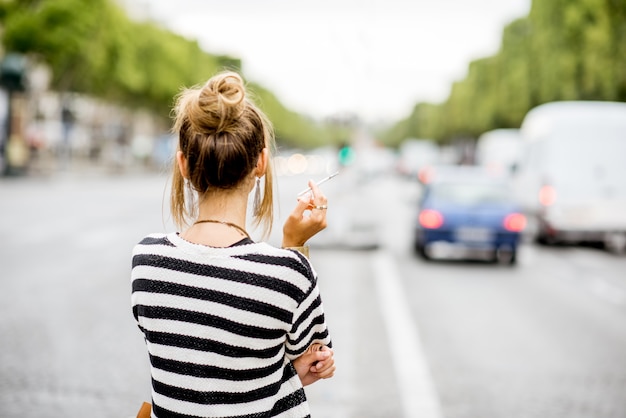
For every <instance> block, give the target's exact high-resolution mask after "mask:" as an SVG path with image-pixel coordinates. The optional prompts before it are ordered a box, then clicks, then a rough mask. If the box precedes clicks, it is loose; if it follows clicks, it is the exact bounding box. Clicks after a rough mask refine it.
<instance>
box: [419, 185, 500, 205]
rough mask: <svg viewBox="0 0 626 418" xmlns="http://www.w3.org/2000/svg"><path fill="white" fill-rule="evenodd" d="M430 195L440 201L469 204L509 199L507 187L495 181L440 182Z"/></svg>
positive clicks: (490, 202)
mask: <svg viewBox="0 0 626 418" xmlns="http://www.w3.org/2000/svg"><path fill="white" fill-rule="evenodd" d="M430 197H431V198H432V199H433V200H436V201H438V202H445V203H454V204H459V205H468V206H469V205H480V204H493V203H505V202H508V201H509V194H508V191H507V189H506V187H504V185H503V184H494V183H472V182H461V183H440V184H437V185H434V186H433V187H432V189H431V191H430Z"/></svg>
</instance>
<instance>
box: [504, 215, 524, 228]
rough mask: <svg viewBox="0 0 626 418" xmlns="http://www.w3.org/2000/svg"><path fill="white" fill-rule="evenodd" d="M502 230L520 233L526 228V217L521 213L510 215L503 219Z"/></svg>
mask: <svg viewBox="0 0 626 418" xmlns="http://www.w3.org/2000/svg"><path fill="white" fill-rule="evenodd" d="M503 225H504V229H506V230H507V231H511V232H521V231H522V230H523V229H524V228H526V217H525V216H524V215H522V214H521V213H511V214H508V215H507V216H506V218H504V222H503Z"/></svg>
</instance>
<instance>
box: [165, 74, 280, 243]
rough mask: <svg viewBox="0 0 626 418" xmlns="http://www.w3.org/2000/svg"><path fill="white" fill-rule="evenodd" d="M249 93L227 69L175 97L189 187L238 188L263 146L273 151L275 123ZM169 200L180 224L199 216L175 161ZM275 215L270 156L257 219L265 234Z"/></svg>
mask: <svg viewBox="0 0 626 418" xmlns="http://www.w3.org/2000/svg"><path fill="white" fill-rule="evenodd" d="M247 96H249V94H248V93H247V92H246V89H245V86H244V82H243V79H242V78H241V76H240V75H239V74H237V73H235V72H231V71H225V72H222V73H219V74H216V75H215V76H213V77H211V78H210V79H209V80H208V81H207V82H206V84H204V86H201V87H193V88H189V89H185V90H183V91H182V92H181V93H180V94H179V95H178V96H177V98H176V105H175V107H174V127H173V130H174V133H175V134H176V135H177V136H178V147H177V148H178V150H179V151H182V153H183V155H184V156H185V159H186V160H187V167H188V168H187V170H188V172H187V180H188V181H189V186H190V187H191V188H192V190H193V191H194V192H196V193H197V194H198V195H199V196H202V195H203V194H204V193H206V192H207V191H209V190H214V189H222V190H228V189H233V188H236V187H237V186H239V185H240V184H241V183H242V181H244V180H245V179H246V178H247V177H248V176H249V175H250V173H251V172H252V170H254V169H255V168H256V165H257V161H258V158H259V156H260V155H261V153H262V151H263V149H264V148H267V149H268V151H269V153H270V154H271V153H272V151H273V150H274V146H275V145H274V134H273V129H272V125H271V123H270V122H269V120H268V119H267V117H266V116H265V115H264V114H263V112H261V111H260V110H259V109H258V108H257V107H256V106H255V105H254V103H253V102H252V101H251V100H250V99H249V98H248V97H247ZM170 205H171V211H172V218H173V220H174V222H175V223H176V225H177V226H179V227H182V226H184V225H187V224H188V221H189V220H190V218H191V217H193V216H195V207H194V204H193V198H192V197H191V196H189V195H188V193H186V191H185V178H183V176H182V174H181V173H180V170H179V169H178V166H177V164H176V162H174V167H173V174H172V191H171V196H170ZM273 217H274V212H273V175H272V164H271V158H270V159H269V161H268V165H267V170H266V172H265V181H264V194H263V199H262V201H261V204H260V206H259V208H258V210H257V211H256V212H255V214H254V224H255V226H258V225H259V224H263V226H264V234H265V235H267V234H269V231H270V230H271V226H272V222H273Z"/></svg>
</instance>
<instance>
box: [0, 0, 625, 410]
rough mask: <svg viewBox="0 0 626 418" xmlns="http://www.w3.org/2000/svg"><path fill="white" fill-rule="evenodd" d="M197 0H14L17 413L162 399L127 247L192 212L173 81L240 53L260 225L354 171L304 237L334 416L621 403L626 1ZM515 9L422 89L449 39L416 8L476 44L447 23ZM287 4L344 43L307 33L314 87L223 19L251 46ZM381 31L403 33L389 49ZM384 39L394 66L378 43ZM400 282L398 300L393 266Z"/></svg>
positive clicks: (6, 346)
mask: <svg viewBox="0 0 626 418" xmlns="http://www.w3.org/2000/svg"><path fill="white" fill-rule="evenodd" d="M176 3H177V4H178V3H180V4H178V5H177V6H176V7H174V6H173V5H172V4H171V2H160V1H154V2H147V1H139V0H125V1H122V0H119V1H114V0H93V1H89V2H84V1H81V0H33V1H24V0H5V1H3V2H0V35H1V46H0V215H1V216H0V236H1V237H2V241H1V242H2V243H1V244H0V277H1V278H0V313H1V315H0V318H1V319H0V334H2V335H3V337H2V338H1V339H0V416H2V417H7V418H13V417H16V418H17V417H20V418H21V417H35V416H36V417H44V418H45V417H83V416H90V417H113V416H115V417H118V416H122V417H126V416H132V415H133V413H134V412H136V409H138V407H139V405H140V402H141V401H143V400H149V398H148V396H149V387H148V385H149V373H148V370H147V360H146V359H145V352H144V347H143V344H144V343H143V341H142V340H141V338H140V333H139V332H138V331H137V329H136V327H135V325H134V323H133V322H132V316H131V313H130V310H129V306H130V305H129V304H130V302H129V297H130V295H129V292H130V289H129V287H128V286H129V280H130V279H129V267H130V265H129V264H130V250H131V248H132V246H133V244H134V243H135V242H136V241H137V240H139V239H140V238H141V237H142V236H143V235H145V234H146V233H149V232H156V231H159V230H165V231H169V230H172V229H173V228H174V227H173V225H172V223H171V219H170V218H169V215H168V207H167V203H166V202H167V188H168V174H169V170H170V165H171V159H172V157H173V154H174V152H175V149H176V138H175V137H173V135H172V134H171V133H170V119H169V116H170V110H171V104H172V100H173V97H174V96H175V95H176V94H177V92H179V91H180V89H181V87H183V86H191V85H195V84H198V83H202V82H203V81H205V80H206V79H208V78H209V77H210V76H211V75H213V74H214V73H215V72H217V71H219V70H222V69H233V70H236V71H239V72H241V73H242V74H243V75H244V77H245V78H246V79H247V80H248V84H249V87H250V90H251V91H252V92H253V93H254V96H255V99H256V101H257V102H258V104H259V106H260V107H261V108H262V109H263V110H264V111H265V112H266V113H267V114H268V116H269V117H270V119H271V120H272V122H273V124H274V127H275V130H276V138H277V149H276V150H275V151H276V152H275V158H274V169H275V172H276V174H277V179H278V195H277V200H276V203H277V207H278V216H277V219H276V224H275V226H274V228H273V231H272V233H271V235H270V236H268V237H262V236H260V235H259V234H258V231H254V234H253V235H254V236H255V238H257V239H266V240H268V241H269V242H271V243H273V244H276V245H280V240H281V224H282V222H284V219H285V217H286V216H287V215H288V214H289V212H290V211H291V210H292V208H293V205H294V203H295V199H296V196H297V194H298V192H299V191H301V190H302V189H304V188H305V187H306V182H307V180H309V179H313V180H321V179H322V178H324V177H326V176H328V175H330V174H332V173H335V172H339V174H338V175H337V176H336V177H334V178H333V179H331V180H329V181H328V182H326V183H324V185H323V186H321V188H322V190H323V191H324V193H325V194H326V195H327V196H328V199H329V210H328V228H327V229H326V230H324V231H323V232H321V233H320V234H318V235H317V236H315V237H314V238H312V239H311V240H310V242H309V244H310V245H311V247H312V248H311V254H312V258H313V260H314V264H315V268H316V270H317V271H318V273H319V275H320V285H321V287H322V294H323V296H324V301H325V305H326V309H327V313H328V321H329V323H330V324H331V332H332V333H333V339H334V343H335V349H336V356H337V362H338V367H339V368H338V373H337V376H336V377H335V378H333V379H332V380H330V381H328V382H322V383H320V384H316V385H313V386H312V387H310V388H308V390H307V393H308V394H309V397H310V398H311V407H312V410H313V416H316V417H414V416H420V417H426V418H441V417H447V418H455V417H459V418H465V417H467V418H470V417H472V418H473V417H485V418H491V417H493V418H500V417H508V418H513V417H520V418H522V417H524V418H526V417H542V418H544V417H551V418H552V417H561V416H563V417H565V416H567V417H568V418H571V417H585V418H587V417H594V418H604V417H606V418H609V417H610V418H626V397H625V396H624V394H625V393H626V355H624V353H626V326H625V325H624V324H625V323H626V273H625V272H626V255H625V254H626V3H625V2H623V1H600V0H532V1H520V2H513V1H511V2H509V3H510V4H509V5H508V6H507V7H510V8H509V9H507V10H508V11H509V13H511V11H512V10H513V11H518V10H523V11H524V13H525V14H524V13H520V14H519V15H516V16H509V15H506V13H504V10H505V9H506V8H505V6H503V5H504V4H506V3H507V2H490V1H482V0H480V1H478V0H477V1H476V2H475V4H473V5H470V3H472V2H452V1H449V2H444V3H446V4H447V3H449V5H448V6H450V7H447V8H448V9H450V8H452V9H454V8H455V7H458V8H459V10H457V11H454V12H453V11H451V10H448V11H447V12H446V13H448V12H449V13H450V16H448V17H449V20H446V18H445V16H447V15H446V14H443V15H439V14H437V13H439V10H438V8H439V7H443V6H441V5H439V6H437V5H432V4H430V3H432V2H422V1H418V2H414V3H415V4H413V5H412V6H410V8H409V9H404V7H405V6H406V4H405V3H406V2H393V5H394V6H397V13H398V14H393V13H392V11H390V10H391V9H393V8H386V7H382V5H381V4H379V2H376V1H371V2H370V1H368V2H363V4H361V3H356V2H349V1H347V0H346V1H345V2H331V3H332V4H330V3H327V2H323V1H322V2H321V7H320V8H319V9H313V8H312V9H307V8H306V7H305V6H298V7H296V6H294V5H288V4H287V3H288V2H284V3H281V2H280V1H278V0H277V1H271V2H269V3H268V4H266V5H265V6H263V7H264V8H262V11H261V14H260V15H258V14H255V13H253V11H252V10H256V9H255V7H260V6H259V5H257V4H256V3H255V2H247V1H243V0H242V1H240V2H229V5H223V4H221V3H223V2H216V1H206V2H200V1H196V2H194V1H192V0H185V1H180V2H176ZM230 3H233V4H230ZM335 3H336V4H335ZM461 3H463V4H462V5H461ZM514 3H515V4H514ZM444 6H445V5H444ZM311 7H313V6H311ZM231 8H234V9H237V13H239V14H233V15H229V14H228V13H229V12H230V11H232V10H231ZM246 8H249V9H250V11H249V12H248V13H246V12H245V11H243V12H242V11H241V10H246ZM498 8H502V10H501V12H502V13H501V15H500V16H501V17H500V19H502V16H508V17H510V18H509V19H508V20H506V22H504V23H502V24H501V25H500V26H499V27H498V32H497V36H496V38H497V42H495V44H496V47H495V48H494V49H493V50H492V51H491V52H492V53H491V55H487V56H483V57H479V58H476V56H475V53H474V56H472V57H471V58H467V59H466V60H465V61H464V62H463V68H464V71H462V72H461V73H455V74H454V76H452V77H450V76H448V78H447V79H446V80H447V83H448V84H447V88H445V89H444V90H445V93H444V94H440V95H439V96H438V98H436V100H433V97H434V96H433V95H428V94H425V93H424V92H423V91H422V92H420V90H419V89H420V88H423V89H426V87H410V86H411V83H410V81H409V80H410V79H413V78H415V79H421V82H423V83H425V84H426V85H427V84H429V83H431V84H434V83H435V82H434V81H433V80H435V78H434V77H435V75H434V73H443V72H446V71H448V72H449V69H446V70H440V69H437V68H435V70H436V71H434V72H433V74H431V73H430V72H429V71H426V70H423V69H420V70H416V71H414V70H410V71H409V69H410V65H411V64H410V58H408V57H412V56H414V55H418V56H419V55H420V53H416V52H414V51H413V48H422V47H423V46H420V45H424V44H426V45H430V46H432V44H433V43H434V37H430V38H429V37H419V38H411V37H409V36H407V34H408V33H410V32H409V31H408V29H406V30H407V31H406V32H403V31H402V30H401V29H398V28H399V27H401V26H402V25H398V22H402V23H404V24H406V23H407V22H408V23H410V22H412V21H413V20H414V21H415V22H418V21H420V20H419V19H423V18H424V16H427V17H430V18H431V20H433V19H432V18H433V17H440V16H444V18H443V19H440V20H437V19H435V20H436V21H437V22H439V23H440V24H439V25H436V26H437V30H443V32H437V33H438V37H439V38H441V45H443V46H440V47H438V48H434V53H435V55H434V56H437V55H440V56H444V55H455V52H453V51H454V50H453V48H452V47H446V46H445V45H447V44H446V43H445V42H444V41H445V40H446V39H447V37H450V38H452V43H453V44H455V45H456V44H463V43H464V41H465V38H467V43H470V42H469V40H470V38H471V36H470V34H469V32H470V31H468V30H467V29H463V28H465V26H463V25H464V24H465V23H468V24H469V27H472V25H473V26H474V27H478V26H482V23H481V22H482V21H481V19H482V18H483V16H490V15H491V13H492V12H493V13H495V12H494V11H495V10H497V9H498ZM444 9H445V7H444ZM181 10H184V11H186V12H187V14H185V15H184V19H182V18H179V19H178V20H176V19H175V18H176V17H177V16H178V17H180V16H179V15H178V14H177V13H179V12H180V11H181ZM285 11H286V12H285ZM168 14H169V15H171V16H169V17H170V18H171V19H169V20H168ZM241 14H243V15H241ZM273 14H276V15H278V16H280V17H281V18H282V19H287V20H286V21H285V22H287V24H286V26H284V27H283V29H284V33H283V32H281V33H280V34H279V35H277V38H276V39H275V40H274V42H265V43H266V44H267V45H266V47H268V48H269V50H273V51H278V54H279V55H281V56H287V57H289V56H290V53H289V50H293V48H298V49H302V50H304V51H305V52H306V53H308V54H310V55H311V57H314V49H315V48H314V47H313V46H312V45H313V44H317V43H319V44H321V46H322V48H321V50H322V53H326V54H328V56H329V62H331V63H332V64H330V63H329V62H321V63H319V62H314V61H315V59H314V58H312V59H311V60H310V61H308V60H305V61H303V62H296V59H295V58H293V57H295V56H296V55H293V56H292V62H291V64H289V65H286V66H285V68H284V70H285V71H286V73H290V72H291V73H300V72H302V74H304V71H305V70H304V68H305V67H313V68H314V69H315V71H317V74H318V76H317V77H311V78H309V80H310V84H311V86H308V85H307V86H304V84H309V83H308V82H304V83H303V82H302V81H300V83H301V84H300V85H301V86H302V91H300V90H299V87H297V85H296V87H294V86H292V85H287V78H286V76H284V77H285V78H284V80H285V85H286V86H287V87H286V86H283V85H281V83H280V81H277V80H276V79H270V78H264V77H263V76H262V73H263V72H262V71H260V70H258V68H256V66H257V64H256V63H255V61H254V60H252V59H250V58H247V57H248V55H246V54H245V53H243V52H241V54H242V55H241V56H240V55H239V53H238V51H243V49H241V50H239V49H237V48H236V47H234V48H233V49H231V50H229V49H228V48H225V47H221V48H220V47H219V45H220V37H228V33H229V32H224V31H222V32H219V31H218V30H217V29H216V28H217V27H219V28H223V26H220V25H223V24H224V22H226V23H229V22H232V21H231V20H230V19H229V18H228V16H231V17H232V16H242V17H241V19H242V21H241V23H242V26H243V27H237V28H231V30H232V31H233V32H241V31H243V34H244V38H246V39H247V40H246V41H245V42H250V43H252V41H249V38H250V37H251V36H252V37H254V34H250V33H246V27H247V28H248V30H250V31H253V29H254V28H257V26H254V25H255V24H256V25H260V26H261V27H263V26H264V25H265V26H276V25H279V24H283V23H285V22H283V21H275V22H274V24H273V25H270V24H269V22H270V21H269V19H271V17H270V15H273ZM193 15H195V18H196V19H194V16H193ZM224 16H226V18H224ZM212 19H213V22H217V21H219V22H220V23H219V24H218V23H215V28H213V30H212V29H211V28H210V27H208V26H210V25H209V23H207V22H211V21H212ZM289 19H292V20H289ZM299 19H301V20H299ZM412 19H413V20H412ZM494 19H495V18H494ZM196 20H197V21H198V22H199V23H200V24H201V25H200V26H199V27H200V29H193V28H192V26H193V25H192V23H194V22H195V21H196ZM494 21H495V20H494ZM198 22H196V23H198ZM277 22H278V23H277ZM288 22H292V23H294V22H295V23H297V22H300V23H301V24H300V25H296V24H295V23H294V24H293V25H292V26H290V25H289V24H288ZM454 22H456V23H454ZM498 22H500V21H498ZM373 23H376V24H373ZM361 24H363V25H364V26H360V25H361ZM207 25H208V26H207ZM309 25H312V26H309ZM196 26H197V25H196ZM296 26H303V27H304V28H305V30H306V31H308V32H311V30H310V29H311V27H315V28H316V29H315V31H316V33H315V34H314V35H315V37H314V38H313V40H310V39H308V38H307V39H306V40H305V39H304V38H300V36H301V35H300V33H299V32H298V30H297V27H296ZM418 26H419V25H418ZM281 27H282V26H281ZM362 27H368V31H365V30H364V29H362ZM429 28H430V27H429ZM370 29H371V30H372V32H369V30H370ZM194 30H195V31H196V32H194ZM429 30H434V29H432V28H431V29H429ZM268 32H271V30H270V29H268ZM286 32H289V33H292V35H293V36H292V38H293V39H286V38H289V34H285V33H286ZM326 32H328V33H331V34H334V35H335V38H332V39H333V40H335V41H337V42H335V43H336V44H338V45H340V46H342V48H343V49H339V50H338V51H339V52H337V51H336V50H333V49H332V48H331V44H332V42H331V43H328V44H326V43H325V41H324V39H326V38H325V37H324V36H325V35H324V33H326ZM383 32H388V33H383ZM476 32H479V30H478V29H476ZM199 33H202V34H203V35H202V36H203V37H201V36H199V35H198V34H199ZM339 33H341V34H344V33H345V34H347V35H345V34H344V35H341V36H340V35H337V34H339ZM259 36H261V35H259ZM384 36H387V37H388V36H391V38H389V39H390V41H389V42H387V43H386V44H387V45H389V48H392V46H391V45H392V44H393V48H395V47H399V48H400V49H401V50H402V52H400V53H399V52H396V50H395V49H393V52H391V51H392V49H389V51H387V50H384V51H387V52H386V53H385V54H387V55H382V54H383V53H381V52H380V50H377V49H376V48H377V46H378V44H379V43H384V42H381V40H382V39H387V38H384ZM207 39H208V40H207ZM354 39H356V40H357V42H356V44H350V43H349V42H348V41H347V40H354ZM308 42H311V44H308ZM412 45H416V46H415V47H413V46H412ZM212 46H215V49H212ZM255 47H256V48H259V47H258V46H257V45H255ZM431 49H432V48H431ZM214 51H219V52H214ZM420 51H421V53H422V54H423V55H422V56H423V57H424V60H423V62H420V63H419V64H420V65H421V66H422V67H428V66H429V65H431V66H432V67H433V68H434V67H436V66H435V64H433V63H432V62H429V61H428V60H429V59H432V58H427V55H426V52H424V51H422V50H420ZM374 52H376V53H378V54H379V55H377V56H376V61H377V62H382V63H383V65H382V67H381V69H380V70H379V69H378V68H377V67H375V66H374V64H371V67H368V65H369V63H370V61H367V60H366V59H365V58H357V56H360V55H359V54H363V55H367V56H370V58H368V59H371V55H376V53H374ZM357 53H359V54H357ZM373 53H374V54H373ZM294 54H295V52H294ZM336 54H337V55H340V56H341V58H340V59H335V60H334V61H330V57H331V56H332V57H335V58H337V56H336ZM457 55H458V54H457ZM405 56H406V57H407V58H405ZM315 57H316V56H315ZM428 57H430V56H428ZM413 58H414V57H413ZM405 59H406V60H407V61H404V60H405ZM247 60H249V61H247ZM355 63H356V64H355ZM403 65H406V68H405V67H403ZM275 66H276V64H275ZM329 66H330V67H336V70H335V72H334V73H333V72H332V71H331V72H330V73H327V72H325V71H327V70H328V67H329ZM344 67H347V68H348V69H349V71H347V72H345V73H344V72H343V71H345V68H344ZM422 70H423V71H422ZM350 74H354V79H355V80H356V79H359V78H363V80H364V82H365V84H363V85H356V81H355V80H352V79H351V78H352V77H351V76H350ZM429 75H432V77H433V79H432V80H430V79H429ZM382 79H384V80H385V81H386V82H390V83H391V84H390V85H386V84H384V82H383V81H381V80H382ZM338 81H339V82H340V83H339V84H333V83H337V82H338ZM350 83H355V84H350ZM325 85H328V86H332V88H331V87H328V86H325ZM337 85H339V86H340V87H337ZM305 87H306V88H311V90H306V89H305ZM327 88H328V89H329V90H327ZM412 88H415V89H416V90H415V91H412V90H411V89H412ZM305 90H306V91H307V93H306V94H305V93H303V92H304V91H305ZM395 90H398V91H401V92H403V93H405V94H406V95H407V96H408V97H409V99H395V98H394V97H393V94H395ZM315 91H318V93H319V96H320V97H321V100H320V97H317V96H316V95H315ZM331 91H332V93H330V92H331ZM329 93H330V94H329ZM422 93H423V94H422ZM386 94H388V95H389V96H386ZM293 96H298V99H294V98H293ZM350 98H351V99H352V100H354V102H350V101H349V100H348V99H350ZM414 98H416V99H414ZM422 98H423V100H422ZM298 100H300V102H298ZM403 100H408V102H406V103H407V104H406V107H404V108H402V109H401V110H399V111H396V110H394V111H391V110H390V109H391V108H394V107H398V106H399V105H400V104H402V103H405V102H404V101H403ZM316 101H321V103H322V104H321V105H320V106H319V107H317V108H316V107H315V106H314V105H313V103H314V102H316ZM303 102H304V103H306V102H310V103H311V107H307V106H306V105H301V103H303ZM335 102H336V103H335ZM319 109H323V110H321V111H320V110H319ZM309 110H311V111H310V112H309ZM374 115H375V116H374ZM381 260H383V261H381ZM381 266H383V267H385V268H383V267H381ZM396 285H398V286H399V288H400V289H401V290H400V294H399V296H398V295H396V296H395V299H393V303H392V304H391V305H392V306H390V305H389V303H388V300H386V299H385V297H384V296H382V295H383V294H384V292H381V287H380V286H383V288H384V287H385V286H388V287H389V288H390V289H391V288H395V287H394V286H396ZM393 305H395V306H393ZM398 307H402V309H400V311H399V312H400V313H401V315H400V314H398V310H397V309H396V308H398ZM405 307H406V309H404V308H405ZM394 315H395V316H394ZM397 315H400V316H397ZM397 347H408V348H407V350H408V351H404V352H402V351H400V352H398V351H397ZM403 356H406V357H410V358H423V361H424V363H423V364H421V363H419V364H413V365H412V364H410V362H407V363H406V364H403V363H402V360H403V358H402V357H403ZM405 373H414V374H415V375H416V376H418V377H416V378H415V379H411V380H410V381H409V382H408V383H407V381H406V380H403V378H402V376H403V375H404V374H405ZM407 385H408V386H407ZM424 388H427V389H424ZM415 399H421V400H424V402H423V404H419V403H416V402H415ZM424 405H430V406H429V407H425V406H424ZM86 411H89V412H86Z"/></svg>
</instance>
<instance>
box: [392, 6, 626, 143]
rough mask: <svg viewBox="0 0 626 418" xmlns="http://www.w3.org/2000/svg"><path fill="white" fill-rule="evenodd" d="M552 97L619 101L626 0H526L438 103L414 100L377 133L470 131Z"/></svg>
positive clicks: (623, 94) (515, 121) (397, 136)
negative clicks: (494, 48) (520, 13)
mask: <svg viewBox="0 0 626 418" xmlns="http://www.w3.org/2000/svg"><path fill="white" fill-rule="evenodd" d="M557 100H615V101H626V2H625V1H623V0H533V3H532V7H531V10H530V13H529V16H527V17H525V18H521V19H517V20H515V21H513V22H511V23H510V24H509V25H507V26H506V27H505V28H504V31H503V34H502V43H501V47H500V50H499V51H498V53H497V54H495V55H494V56H492V57H487V58H483V59H479V60H476V61H473V62H471V63H470V64H469V69H468V74H467V76H466V78H465V79H463V80H460V81H458V82H456V83H454V84H453V86H452V89H451V92H450V95H449V96H448V98H447V100H446V101H445V102H444V103H441V104H436V105H433V104H425V103H421V104H418V105H417V106H416V107H415V109H414V111H413V113H412V114H411V115H410V116H409V117H408V118H406V119H404V120H401V121H399V122H397V123H396V124H395V125H394V126H393V127H392V128H391V129H389V130H388V131H387V132H385V133H384V134H383V140H384V141H385V142H386V143H388V144H390V145H396V144H398V143H399V141H402V140H403V139H405V138H408V137H415V138H434V139H437V140H438V141H442V142H445V141H448V140H453V139H455V138H459V137H467V136H471V137H477V136H478V135H480V134H481V133H482V132H485V131H488V130H492V129H497V128H515V127H519V126H520V124H521V121H522V119H523V117H524V115H525V114H526V112H528V110H530V109H531V108H533V107H535V106H537V105H539V104H542V103H545V102H550V101H557Z"/></svg>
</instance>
